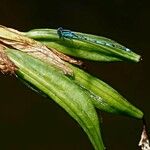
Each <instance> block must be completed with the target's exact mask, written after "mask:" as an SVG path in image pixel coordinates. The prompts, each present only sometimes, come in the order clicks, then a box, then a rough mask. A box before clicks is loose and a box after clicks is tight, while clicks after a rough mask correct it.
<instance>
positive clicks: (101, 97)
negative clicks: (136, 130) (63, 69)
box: [69, 65, 143, 119]
mask: <svg viewBox="0 0 150 150" xmlns="http://www.w3.org/2000/svg"><path fill="white" fill-rule="evenodd" d="M69 67H70V68H71V69H72V70H73V72H74V78H75V81H76V82H77V83H78V84H79V85H82V86H83V87H84V88H85V89H87V90H89V91H90V92H91V93H94V94H95V95H96V97H95V98H94V96H93V99H92V101H93V104H94V105H95V107H97V108H99V109H101V110H103V111H106V112H109V113H113V114H122V115H126V116H131V117H134V118H138V119H141V118H142V117H143V112H141V111H140V110H139V109H138V108H136V107H135V106H133V105H132V104H130V103H129V102H128V101H127V100H126V99H125V98H124V97H122V96H121V95H120V94H119V93H118V92H117V91H116V90H114V89H113V88H112V87H110V86H109V85H108V84H106V83H104V82H103V81H101V80H100V79H98V78H96V77H94V76H92V75H90V74H88V73H86V72H85V71H83V70H81V69H79V68H77V67H75V66H72V65H70V66H69Z"/></svg>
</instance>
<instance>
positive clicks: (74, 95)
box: [5, 49, 104, 150]
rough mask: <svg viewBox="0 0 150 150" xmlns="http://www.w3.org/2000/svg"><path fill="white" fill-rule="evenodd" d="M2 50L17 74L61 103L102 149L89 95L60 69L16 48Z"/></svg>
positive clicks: (95, 116) (98, 148)
mask: <svg viewBox="0 0 150 150" xmlns="http://www.w3.org/2000/svg"><path fill="white" fill-rule="evenodd" d="M5 51H6V54H7V56H8V58H9V59H10V60H11V61H12V62H13V63H14V64H15V65H16V66H17V68H18V70H17V71H16V74H17V76H18V77H19V78H21V79H23V80H26V81H28V82H29V83H31V84H32V85H34V86H35V87H37V88H38V89H39V90H41V91H43V92H44V93H45V94H47V95H48V96H49V97H51V98H52V99H53V100H54V101H55V102H56V103H58V104H59V105H60V106H61V107H63V108H64V109H65V110H66V111H67V112H68V113H69V114H70V115H71V116H72V117H73V118H74V119H75V120H76V121H77V122H78V123H79V124H80V125H81V127H82V128H83V129H84V131H85V132H86V133H87V135H88V137H89V139H90V140H91V143H92V144H93V147H94V148H95V150H104V145H103V142H102V138H101V135H100V128H99V121H98V117H97V113H96V111H95V108H94V106H93V104H92V101H91V99H92V97H90V96H89V95H88V94H86V92H85V91H84V90H83V89H82V88H81V87H80V86H79V85H78V84H76V83H75V82H73V81H72V79H70V78H69V77H68V76H66V75H65V74H64V73H62V71H61V70H60V69H58V68H56V67H54V66H51V65H49V64H47V63H44V62H42V61H41V60H39V59H37V58H34V57H33V56H30V55H28V54H27V53H24V52H21V51H18V50H13V49H7V50H5Z"/></svg>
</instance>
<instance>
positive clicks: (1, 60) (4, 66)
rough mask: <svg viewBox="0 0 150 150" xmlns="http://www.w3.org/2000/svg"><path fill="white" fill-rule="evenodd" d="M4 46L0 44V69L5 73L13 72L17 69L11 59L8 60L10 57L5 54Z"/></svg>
mask: <svg viewBox="0 0 150 150" xmlns="http://www.w3.org/2000/svg"><path fill="white" fill-rule="evenodd" d="M5 48H6V47H5V46H3V45H2V44H0V71H1V72H2V73H5V74H6V73H10V74H14V73H15V71H16V70H17V67H16V66H15V64H14V63H13V62H12V61H10V59H9V58H8V57H7V55H6V54H5V51H4V49H5Z"/></svg>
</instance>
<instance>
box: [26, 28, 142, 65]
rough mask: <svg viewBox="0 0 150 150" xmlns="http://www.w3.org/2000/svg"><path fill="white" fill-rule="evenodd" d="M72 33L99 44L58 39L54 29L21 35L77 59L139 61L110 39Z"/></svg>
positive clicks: (136, 55) (137, 57) (32, 31)
mask: <svg viewBox="0 0 150 150" xmlns="http://www.w3.org/2000/svg"><path fill="white" fill-rule="evenodd" d="M73 33H75V34H76V35H77V36H80V37H86V38H87V39H90V40H91V41H99V42H98V43H99V44H97V43H95V42H90V41H88V40H82V39H71V38H60V37H59V35H58V34H57V30H54V29H34V30H31V31H29V32H26V33H23V34H24V35H26V36H28V37H30V38H33V39H36V40H38V41H41V42H43V43H44V44H46V45H47V46H48V47H50V48H52V47H53V48H55V49H56V50H58V51H60V52H62V53H65V54H68V55H71V56H75V57H79V58H84V59H88V60H94V61H105V62H111V61H133V62H138V61H139V60H140V56H139V55H138V54H136V53H134V52H132V51H131V50H129V49H128V48H126V47H124V46H123V45H121V44H119V43H117V42H115V41H113V40H111V39H108V38H105V37H101V36H95V35H91V34H85V33H80V32H73ZM126 50H127V51H126Z"/></svg>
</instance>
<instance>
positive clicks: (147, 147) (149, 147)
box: [139, 125, 150, 150]
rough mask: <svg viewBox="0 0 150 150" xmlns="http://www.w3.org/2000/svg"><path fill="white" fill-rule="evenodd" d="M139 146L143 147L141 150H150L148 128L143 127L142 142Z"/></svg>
mask: <svg viewBox="0 0 150 150" xmlns="http://www.w3.org/2000/svg"><path fill="white" fill-rule="evenodd" d="M139 146H140V147H141V150H150V143H149V138H148V135H147V131H146V126H145V125H144V126H143V131H142V134H141V140H140V142H139Z"/></svg>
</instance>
